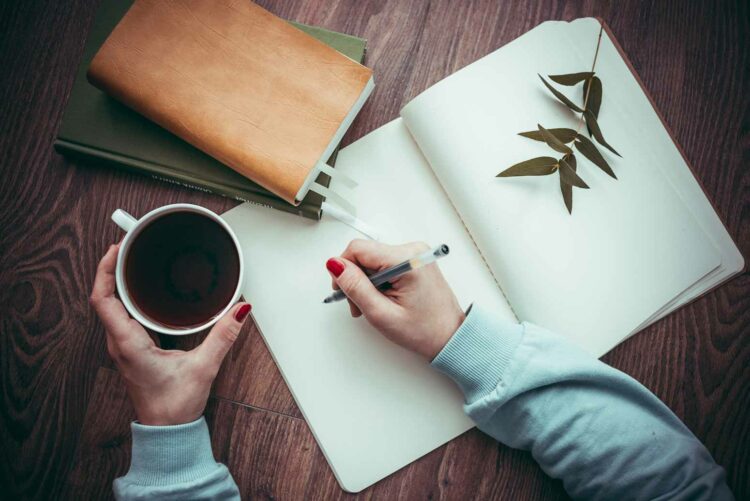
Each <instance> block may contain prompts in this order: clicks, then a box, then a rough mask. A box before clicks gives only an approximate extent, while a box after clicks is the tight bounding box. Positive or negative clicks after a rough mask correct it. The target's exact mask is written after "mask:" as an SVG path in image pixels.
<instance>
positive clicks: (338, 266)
mask: <svg viewBox="0 0 750 501" xmlns="http://www.w3.org/2000/svg"><path fill="white" fill-rule="evenodd" d="M326 268H328V271H330V272H331V273H333V276H334V277H338V276H339V275H341V274H342V273H344V263H342V262H341V261H339V260H338V259H335V258H331V259H329V260H328V261H326Z"/></svg>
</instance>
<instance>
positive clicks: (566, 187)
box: [560, 155, 576, 214]
mask: <svg viewBox="0 0 750 501" xmlns="http://www.w3.org/2000/svg"><path fill="white" fill-rule="evenodd" d="M566 161H567V163H568V165H569V166H570V168H571V169H573V170H576V157H575V155H570V156H569V157H568V158H567V160H566ZM560 191H561V192H562V197H563V201H564V202H565V207H566V208H567V209H568V213H569V214H573V185H570V184H568V183H566V182H565V181H563V178H562V176H560Z"/></svg>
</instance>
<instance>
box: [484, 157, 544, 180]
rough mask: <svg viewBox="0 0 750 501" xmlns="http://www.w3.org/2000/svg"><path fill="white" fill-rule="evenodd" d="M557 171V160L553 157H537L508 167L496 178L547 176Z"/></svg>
mask: <svg viewBox="0 0 750 501" xmlns="http://www.w3.org/2000/svg"><path fill="white" fill-rule="evenodd" d="M555 170H557V159H556V158H552V157H537V158H532V159H531V160H526V161H525V162H520V163H517V164H515V165H513V166H511V167H508V168H507V169H505V170H504V171H502V172H501V173H500V174H498V175H497V176H496V177H512V176H546V175H548V174H552V173H553V172H555Z"/></svg>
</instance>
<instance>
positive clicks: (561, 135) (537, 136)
mask: <svg viewBox="0 0 750 501" xmlns="http://www.w3.org/2000/svg"><path fill="white" fill-rule="evenodd" d="M547 130H548V131H549V132H550V133H551V134H552V135H553V136H555V137H556V138H557V139H558V140H560V142H561V143H569V142H571V141H572V140H573V139H575V137H576V131H574V130H573V129H547ZM518 135H519V136H523V137H528V138H529V139H533V140H535V141H544V136H542V132H541V131H538V130H530V131H528V132H519V133H518ZM544 142H546V141H544Z"/></svg>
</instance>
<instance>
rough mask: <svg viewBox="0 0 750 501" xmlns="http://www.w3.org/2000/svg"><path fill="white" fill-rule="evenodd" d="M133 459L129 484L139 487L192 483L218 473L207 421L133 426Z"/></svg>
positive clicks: (201, 419) (128, 475) (137, 424)
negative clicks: (172, 424)
mask: <svg viewBox="0 0 750 501" xmlns="http://www.w3.org/2000/svg"><path fill="white" fill-rule="evenodd" d="M130 428H131V430H132V432H133V457H132V459H131V461H130V470H129V471H128V474H127V475H126V478H127V481H128V482H130V483H133V484H137V485H153V486H158V485H172V484H178V483H183V482H191V481H193V480H196V479H198V478H201V477H204V476H206V475H208V474H209V473H211V472H212V471H213V470H215V469H216V467H217V463H216V460H215V459H214V454H213V451H212V450H211V438H210V437H209V434H208V426H207V425H206V420H205V419H204V418H203V417H201V418H200V419H197V420H196V421H193V422H192V423H186V424H180V425H175V426H145V425H142V424H139V423H131V425H130Z"/></svg>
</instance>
